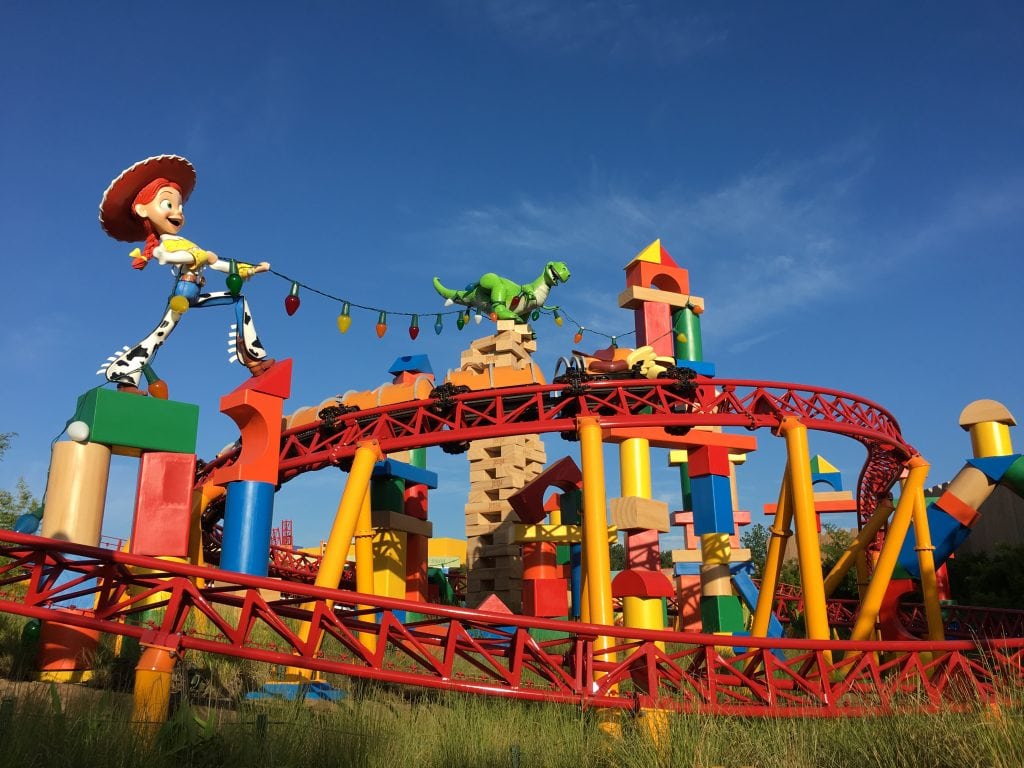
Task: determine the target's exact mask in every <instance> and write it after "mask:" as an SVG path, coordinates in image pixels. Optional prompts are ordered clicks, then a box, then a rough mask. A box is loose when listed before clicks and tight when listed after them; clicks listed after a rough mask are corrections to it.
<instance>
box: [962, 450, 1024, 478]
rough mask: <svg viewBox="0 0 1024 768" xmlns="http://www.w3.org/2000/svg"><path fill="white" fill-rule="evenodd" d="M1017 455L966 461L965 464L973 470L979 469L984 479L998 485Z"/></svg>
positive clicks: (1017, 457)
mask: <svg viewBox="0 0 1024 768" xmlns="http://www.w3.org/2000/svg"><path fill="white" fill-rule="evenodd" d="M1020 456H1021V455H1020V454H1019V453H1013V454H1010V455H1009V456H986V457H985V458H983V459H968V460H967V463H968V464H970V465H971V466H972V467H974V468H975V469H980V470H981V471H982V472H984V473H985V477H987V478H988V479H989V480H991V481H992V482H993V483H998V482H999V481H1000V480H1002V479H1003V475H1005V474H1006V470H1008V469H1009V468H1010V467H1011V466H1012V465H1013V463H1014V462H1015V461H1016V460H1017V459H1019V458H1020Z"/></svg>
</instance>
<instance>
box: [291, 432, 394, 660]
mask: <svg viewBox="0 0 1024 768" xmlns="http://www.w3.org/2000/svg"><path fill="white" fill-rule="evenodd" d="M383 458H384V454H383V453H381V450H380V444H379V443H378V442H377V441H376V440H367V441H365V442H362V443H360V444H359V447H358V448H357V449H356V455H355V457H354V458H353V459H352V469H351V470H350V471H349V473H348V482H346V483H345V490H344V492H343V493H342V494H341V501H340V502H338V511H337V512H336V513H335V515H334V524H333V525H332V526H331V533H330V535H329V536H328V538H327V547H326V549H325V550H324V556H323V558H321V560H320V570H319V571H317V574H316V582H314V583H315V586H318V587H328V588H330V589H337V588H338V583H339V582H340V581H341V574H342V572H343V571H344V569H345V561H346V559H348V551H349V549H351V547H352V536H353V534H354V533H355V530H356V523H357V522H358V521H359V511H360V509H361V508H362V506H363V499H364V497H365V496H366V495H367V494H368V493H369V492H370V477H371V475H372V474H373V465H374V464H375V463H377V462H378V461H380V460H381V459H383ZM312 607H313V603H306V608H308V609H312ZM309 631H310V626H309V622H305V623H304V624H303V625H302V626H301V627H300V628H299V637H300V638H301V639H302V641H303V642H306V641H307V640H308V639H309ZM288 671H289V673H291V674H293V675H299V676H301V677H305V678H308V677H309V671H308V670H305V669H302V668H301V667H290V668H289V670H288Z"/></svg>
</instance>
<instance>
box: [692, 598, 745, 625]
mask: <svg viewBox="0 0 1024 768" xmlns="http://www.w3.org/2000/svg"><path fill="white" fill-rule="evenodd" d="M700 619H701V622H702V623H703V626H704V632H706V633H711V632H742V631H743V630H744V629H745V627H744V624H743V608H742V606H741V605H740V599H739V598H738V597H736V595H713V596H710V597H702V598H701V599H700Z"/></svg>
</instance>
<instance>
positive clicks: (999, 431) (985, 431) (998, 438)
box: [971, 421, 1013, 458]
mask: <svg viewBox="0 0 1024 768" xmlns="http://www.w3.org/2000/svg"><path fill="white" fill-rule="evenodd" d="M971 450H972V451H973V452H974V455H975V456H976V457H977V458H986V457H989V456H1009V455H1010V454H1012V453H1013V440H1012V438H1011V437H1010V427H1009V426H1008V425H1006V424H1000V423H999V422H998V421H983V422H982V423H980V424H974V425H972V426H971Z"/></svg>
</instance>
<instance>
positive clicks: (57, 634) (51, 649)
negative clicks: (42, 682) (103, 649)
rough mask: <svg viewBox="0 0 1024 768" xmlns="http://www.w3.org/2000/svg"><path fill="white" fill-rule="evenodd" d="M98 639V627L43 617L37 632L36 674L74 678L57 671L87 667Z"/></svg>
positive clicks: (56, 679) (88, 668) (96, 646)
mask: <svg viewBox="0 0 1024 768" xmlns="http://www.w3.org/2000/svg"><path fill="white" fill-rule="evenodd" d="M99 642H100V633H99V630H95V629H83V628H82V627H75V626H72V625H70V624H58V623H57V622H54V621H44V622H43V623H42V627H41V629H40V632H39V653H38V654H37V656H36V666H37V667H38V669H39V672H40V678H41V679H51V680H53V681H54V682H68V681H70V680H72V679H75V678H74V677H73V676H70V675H65V676H63V679H61V675H60V674H57V673H72V672H82V671H84V670H91V669H92V666H93V663H94V662H95V660H96V651H97V649H98V647H99ZM48 673H49V675H48ZM77 679H78V680H81V679H82V678H80V677H79V678H77Z"/></svg>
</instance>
